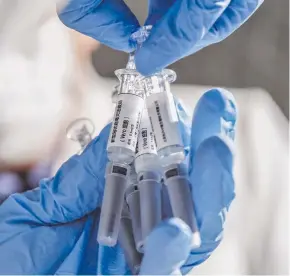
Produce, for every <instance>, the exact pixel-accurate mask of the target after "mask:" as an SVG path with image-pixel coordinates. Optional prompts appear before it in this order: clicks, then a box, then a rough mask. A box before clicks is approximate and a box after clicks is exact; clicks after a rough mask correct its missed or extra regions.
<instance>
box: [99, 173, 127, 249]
mask: <svg viewBox="0 0 290 276" xmlns="http://www.w3.org/2000/svg"><path fill="white" fill-rule="evenodd" d="M126 187H127V178H126V176H125V175H119V174H108V175H107V176H106V184H105V192H104V198H103V204H102V209H101V217H100V224H99V230H98V243H99V244H101V245H104V246H110V247H112V246H115V245H116V243H117V238H118V234H119V228H120V220H121V213H122V209H123V202H124V195H125V190H126Z"/></svg>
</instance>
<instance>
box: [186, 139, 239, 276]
mask: <svg viewBox="0 0 290 276" xmlns="http://www.w3.org/2000/svg"><path fill="white" fill-rule="evenodd" d="M233 154H234V152H233V141H232V140H231V139H230V138H229V137H227V136H226V135H222V136H212V137H210V138H208V139H206V140H205V141H203V142H202V143H201V144H200V146H199V148H198V150H197V151H196V156H195V160H194V166H193V168H194V169H193V171H192V172H191V173H190V175H189V178H190V181H191V184H192V187H193V190H192V193H193V200H194V206H195V211H196V218H197V224H198V227H199V231H200V236H201V247H200V248H197V249H195V250H193V251H192V252H191V253H190V257H189V258H188V260H187V262H186V264H185V266H184V267H183V269H182V272H183V273H187V272H188V271H189V270H190V268H192V267H193V266H195V265H197V264H199V263H201V262H203V261H205V260H206V259H207V258H208V257H209V256H210V254H211V253H212V251H213V250H214V249H215V248H216V247H217V246H218V245H219V243H220V241H221V239H222V234H223V229H224V222H225V218H226V217H225V216H226V212H227V211H228V209H229V206H230V204H231V202H232V200H233V199H234V197H235V187H234V180H233Z"/></svg>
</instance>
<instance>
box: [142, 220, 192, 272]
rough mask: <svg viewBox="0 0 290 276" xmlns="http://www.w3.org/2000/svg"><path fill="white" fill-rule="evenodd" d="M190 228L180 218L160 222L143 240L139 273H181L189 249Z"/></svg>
mask: <svg viewBox="0 0 290 276" xmlns="http://www.w3.org/2000/svg"><path fill="white" fill-rule="evenodd" d="M191 236H192V233H191V231H190V228H189V227H188V226H187V225H186V224H185V223H184V222H183V221H182V220H180V219H178V218H171V219H169V220H167V221H164V222H162V223H161V224H160V225H159V226H158V227H157V228H156V229H154V231H152V233H151V234H150V235H149V236H148V238H147V239H146V240H145V245H144V257H143V260H142V264H141V268H140V273H139V274H140V275H173V274H175V275H176V274H181V273H180V267H181V266H182V265H183V264H184V263H185V261H186V260H187V258H188V256H189V253H190V249H191Z"/></svg>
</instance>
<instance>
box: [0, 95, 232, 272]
mask: <svg viewBox="0 0 290 276" xmlns="http://www.w3.org/2000/svg"><path fill="white" fill-rule="evenodd" d="M177 106H178V110H179V116H180V119H181V122H184V123H185V125H184V126H183V127H182V129H184V131H186V132H189V131H188V130H189V129H190V128H189V127H188V126H187V125H186V121H187V118H186V114H185V112H184V110H183V108H182V106H180V105H179V104H177ZM235 121H236V108H235V104H234V100H233V98H232V96H231V95H230V94H229V93H227V92H225V91H224V90H211V91H209V92H207V93H206V94H204V95H203V96H202V98H201V99H200V101H199V103H198V105H197V107H196V109H195V113H194V118H193V123H192V133H191V139H188V137H187V139H186V141H190V147H189V148H190V154H189V164H190V170H189V178H190V181H191V183H192V188H193V189H192V190H193V199H194V203H195V209H196V216H197V222H198V226H199V228H200V234H201V239H202V245H201V247H200V248H199V249H196V250H194V251H192V252H190V247H189V245H190V240H191V238H190V235H191V233H190V230H189V228H188V226H187V225H185V223H183V222H182V221H181V220H179V219H172V218H171V219H169V220H166V221H163V222H162V223H161V224H160V225H159V226H158V227H157V228H156V229H155V230H154V231H153V232H152V233H151V234H150V235H149V236H148V238H147V239H146V242H145V255H144V258H143V262H142V265H141V270H140V274H166V275H168V274H171V273H173V272H176V271H178V269H179V268H180V266H182V267H181V271H182V273H187V272H188V271H189V270H190V269H191V268H193V267H194V266H196V265H198V264H200V263H202V262H203V261H205V260H206V259H207V258H208V257H209V256H210V255H211V253H212V252H213V250H214V249H215V248H216V247H217V246H218V245H219V243H220V241H221V239H222V233H223V227H224V222H225V214H226V212H227V210H228V208H229V205H230V203H231V201H232V200H233V198H234V195H235V194H234V181H233V177H232V174H233V172H232V166H233V152H232V139H233V137H234V126H235ZM109 131H110V126H107V127H105V128H104V129H103V131H102V132H101V133H100V135H99V137H97V138H96V139H94V140H93V141H92V142H91V143H90V144H89V145H88V147H87V148H86V150H85V151H84V152H83V153H82V154H81V155H80V156H78V155H75V156H73V157H71V158H70V159H69V160H68V161H67V162H66V163H64V164H63V165H62V167H61V168H60V169H59V171H58V172H57V174H56V175H55V177H54V178H51V179H43V180H42V181H41V183H40V187H39V188H36V189H34V190H32V191H28V192H26V193H24V194H14V195H12V196H10V197H9V198H8V199H7V200H6V201H5V202H4V203H3V204H2V205H1V206H0V260H1V265H0V274H103V275H108V274H114V275H120V274H129V273H130V272H129V270H128V266H127V265H126V262H125V259H124V255H123V251H122V249H121V248H120V246H119V245H116V246H115V247H113V248H110V247H103V246H99V245H98V244H97V242H96V239H97V230H98V223H99V218H100V206H101V202H102V196H103V190H104V174H105V167H106V162H107V155H106V145H107V139H108V135H109Z"/></svg>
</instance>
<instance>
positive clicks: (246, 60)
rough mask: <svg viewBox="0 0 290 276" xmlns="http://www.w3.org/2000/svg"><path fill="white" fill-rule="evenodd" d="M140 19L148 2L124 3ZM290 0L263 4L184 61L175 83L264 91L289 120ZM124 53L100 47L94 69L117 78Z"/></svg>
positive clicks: (178, 67)
mask: <svg viewBox="0 0 290 276" xmlns="http://www.w3.org/2000/svg"><path fill="white" fill-rule="evenodd" d="M125 2H127V3H128V5H129V6H130V7H131V9H132V10H133V11H134V13H135V14H136V15H137V18H138V19H140V23H143V22H144V21H145V18H146V16H147V1H135V0H127V1H125ZM288 23H289V1H284V0H280V1H272V0H265V1H264V4H263V5H262V6H261V8H260V9H259V10H258V12H257V13H256V14H255V16H252V17H251V18H250V19H249V20H248V22H246V24H245V25H243V27H242V28H239V29H238V30H237V31H236V32H235V33H234V34H232V35H231V36H230V37H229V38H227V39H226V40H225V41H223V42H221V43H218V44H215V45H212V46H210V47H208V48H206V49H203V50H202V51H200V52H198V53H196V54H194V55H192V56H189V57H187V58H184V59H183V60H181V61H179V62H177V63H175V64H173V65H172V66H171V68H172V69H174V70H175V71H176V73H177V76H178V78H177V83H183V84H199V85H208V84H211V85H212V86H221V87H241V88H242V87H261V88H263V89H265V90H267V91H268V92H269V93H270V94H271V96H272V98H273V99H274V100H275V102H276V103H277V104H278V105H279V107H280V108H281V110H282V111H283V113H284V114H285V116H286V117H287V118H289V31H288ZM126 59H127V55H126V54H125V53H121V52H117V51H114V50H112V49H109V48H107V47H105V46H102V47H101V49H100V51H97V52H95V53H94V56H93V60H94V65H95V68H96V70H97V71H98V72H99V74H100V75H102V76H104V77H113V76H114V70H115V69H117V68H122V66H123V65H124V64H125V62H126Z"/></svg>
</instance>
